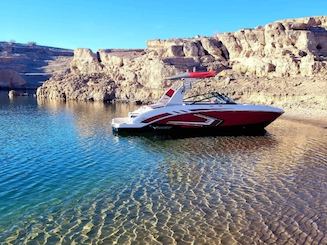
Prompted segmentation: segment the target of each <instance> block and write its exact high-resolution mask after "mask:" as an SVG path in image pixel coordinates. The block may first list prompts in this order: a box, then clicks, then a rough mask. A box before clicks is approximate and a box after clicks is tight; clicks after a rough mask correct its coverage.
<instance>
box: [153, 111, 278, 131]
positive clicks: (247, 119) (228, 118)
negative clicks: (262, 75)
mask: <svg viewBox="0 0 327 245" xmlns="http://www.w3.org/2000/svg"><path fill="white" fill-rule="evenodd" d="M194 114H195V115H194ZM194 114H193V113H188V114H183V115H177V116H171V117H168V118H165V119H162V120H159V121H157V122H156V124H160V125H162V124H167V122H185V124H184V125H183V126H184V127H185V126H187V123H188V122H189V123H190V125H189V127H199V126H201V125H197V126H195V125H192V122H205V121H206V119H203V118H201V117H198V116H196V114H198V115H204V116H208V117H211V118H215V119H217V120H221V121H223V122H222V123H220V124H219V125H216V124H215V125H212V127H231V126H243V125H244V126H246V125H257V124H262V125H264V126H267V125H268V124H270V123H271V122H272V121H274V120H275V119H276V118H277V117H279V116H280V115H281V113H278V112H260V111H257V112H256V111H206V112H200V113H194ZM203 126H208V125H203ZM210 126H211V125H209V127H210Z"/></svg>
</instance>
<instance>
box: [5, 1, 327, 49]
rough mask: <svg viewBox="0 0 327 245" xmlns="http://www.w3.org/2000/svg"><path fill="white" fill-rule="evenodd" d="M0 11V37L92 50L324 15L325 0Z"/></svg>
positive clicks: (43, 5) (10, 5)
mask: <svg viewBox="0 0 327 245" xmlns="http://www.w3.org/2000/svg"><path fill="white" fill-rule="evenodd" d="M0 10H1V12H0V40H1V41H9V40H16V42H23V43H25V42H28V41H35V42H37V43H38V44H42V45H49V46H57V47H66V48H78V47H88V48H92V49H93V50H96V49H99V48H143V47H145V45H146V40H148V39H156V38H161V39H165V38H172V37H192V36H195V35H198V34H199V35H213V34H215V33H217V32H225V31H235V30H237V29H240V28H243V27H255V26H258V25H264V24H266V23H268V22H271V21H274V20H278V19H283V18H294V17H302V16H313V15H314V16H317V15H327V0H229V1H222V0H221V1H220V0H216V1H215V0H202V1H201V0H197V1H195V0H180V1H178V0H139V1H136V0H97V1H96V0H93V1H91V0H80V1H77V0H52V1H50V0H42V1H41V0H34V1H32V0H0Z"/></svg>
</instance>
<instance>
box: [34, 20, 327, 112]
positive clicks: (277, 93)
mask: <svg viewBox="0 0 327 245" xmlns="http://www.w3.org/2000/svg"><path fill="white" fill-rule="evenodd" d="M326 28H327V17H314V18H301V19H289V20H283V21H277V22H274V23H270V24H267V25H265V26H263V27H257V28H255V29H243V30H240V31H237V32H233V33H220V34H217V35H215V36H213V37H194V38H183V39H170V40H151V41H148V42H147V48H146V49H144V50H99V51H98V52H96V53H93V52H92V51H91V50H89V49H77V50H75V52H74V58H73V60H72V62H71V64H70V71H69V72H68V73H66V74H63V75H58V76H56V77H53V78H51V79H50V80H49V81H47V82H46V83H45V84H44V85H43V86H42V87H40V88H39V89H38V92H37V94H38V97H39V98H40V99H61V100H106V101H107V100H109V101H111V100H113V99H114V100H124V101H142V102H150V101H153V100H156V99H158V98H159V96H160V95H161V93H162V90H163V84H162V82H161V81H162V79H163V78H164V77H166V76H170V75H172V74H176V73H178V72H181V71H185V70H192V69H193V68H196V69H197V70H211V69H213V70H216V71H218V72H221V71H222V72H221V74H225V75H226V74H227V75H228V76H229V77H232V79H231V78H228V79H227V78H225V76H223V75H220V79H218V78H215V79H211V80H210V81H211V83H206V84H205V83H201V84H202V87H201V88H200V90H201V91H205V90H210V89H222V90H223V91H224V90H226V91H227V92H228V93H229V94H230V95H232V96H234V97H236V98H238V99H241V100H242V99H244V98H246V99H248V102H262V98H263V97H264V96H267V98H268V99H267V100H266V101H264V102H265V103H276V101H277V100H281V101H283V103H284V104H283V105H284V106H288V102H287V100H291V101H294V104H301V103H302V105H304V104H305V103H306V100H310V101H311V102H312V101H313V104H315V105H316V106H317V107H319V104H320V103H322V102H324V101H325V99H326V95H325V92H322V91H326V90H327V87H326V82H325V80H324V77H325V75H326V74H327V30H326ZM225 79H227V80H228V86H225V85H224V84H225ZM261 80H262V81H265V83H269V85H267V86H266V85H262V83H261V82H259V81H261ZM89 81H93V82H90V83H89ZM229 81H233V82H232V83H231V84H229ZM313 81H315V84H312V83H313ZM94 82H97V85H95V84H94ZM299 82H300V83H301V86H300V85H298V83H299ZM276 83H281V84H276ZM208 84H209V85H208ZM260 84H261V85H260ZM234 85H235V86H234ZM259 85H260V86H259ZM245 86H246V87H245ZM312 86H315V87H317V86H318V87H319V89H311V87H312ZM100 88H101V89H100ZM237 89H238V90H240V91H242V92H241V93H240V94H239V93H238V92H237ZM261 89H262V90H263V92H261ZM94 90H96V91H98V90H100V92H99V93H100V94H101V95H94V93H93V92H94ZM297 91H298V92H297ZM300 91H301V92H300ZM303 91H306V92H303ZM63 92H64V95H63ZM301 93H303V94H301ZM304 93H306V95H304ZM256 98H257V99H256ZM300 102H301V103H300ZM311 102H310V103H311ZM289 106H291V105H289Z"/></svg>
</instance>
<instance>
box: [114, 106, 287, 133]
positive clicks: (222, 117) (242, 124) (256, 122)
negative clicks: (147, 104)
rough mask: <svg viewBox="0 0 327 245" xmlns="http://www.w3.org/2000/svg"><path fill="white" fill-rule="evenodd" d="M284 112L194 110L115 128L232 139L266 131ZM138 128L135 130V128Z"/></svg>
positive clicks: (164, 114) (161, 115)
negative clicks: (223, 136)
mask: <svg viewBox="0 0 327 245" xmlns="http://www.w3.org/2000/svg"><path fill="white" fill-rule="evenodd" d="M282 113H283V112H282V111H276V110H275V111H217V110H199V109H197V110H193V111H192V112H189V113H182V114H170V113H162V114H157V115H155V116H152V117H149V118H146V119H145V120H143V121H142V123H143V124H144V125H143V126H141V125H140V124H135V125H133V124H125V125H124V124H118V125H115V124H113V130H114V132H116V133H140V132H146V131H148V132H158V133H182V134H185V133H186V134H188V133H196V134H215V135H231V134H244V133H247V132H256V131H262V130H263V129H264V128H265V127H266V126H267V125H269V124H270V123H271V122H273V121H274V120H275V119H276V118H278V117H279V116H280V115H281V114H282ZM133 126H135V127H133Z"/></svg>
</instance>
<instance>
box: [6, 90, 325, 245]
mask: <svg viewBox="0 0 327 245" xmlns="http://www.w3.org/2000/svg"><path fill="white" fill-rule="evenodd" d="M131 109H133V106H128V105H103V104H81V103H80V104H72V103H70V104H60V103H59V104H58V103H46V104H41V103H39V104H38V103H37V102H36V100H35V99H34V98H32V97H22V98H17V99H15V100H14V101H12V102H10V101H9V100H8V99H7V97H6V95H5V94H1V95H0V143H1V147H0V243H3V242H7V243H13V244H22V243H28V244H57V243H62V244H71V243H73V242H75V243H76V244H89V243H92V244H114V243H118V244H129V243H140V244H145V243H149V244H160V243H164V244H173V243H179V244H192V242H194V243H195V244H204V243H207V244H219V243H224V244H227V243H231V244H232V243H237V242H238V243H242V244H253V243H259V244H260V243H276V242H277V243H279V244H280V243H288V244H295V243H298V244H301V243H311V242H316V243H317V244H319V243H320V244H326V243H327V130H326V129H322V128H318V127H314V126H309V125H305V124H301V123H297V122H291V121H286V120H283V119H279V120H277V121H276V122H274V123H273V124H272V125H271V126H269V127H268V128H267V131H268V133H267V134H266V135H265V136H242V137H203V138H184V139H163V138H158V137H157V138H156V137H152V138H151V137H150V138H149V137H117V136H113V135H112V132H111V125H110V121H111V118H112V117H114V116H121V115H125V114H127V112H128V111H129V110H131Z"/></svg>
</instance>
